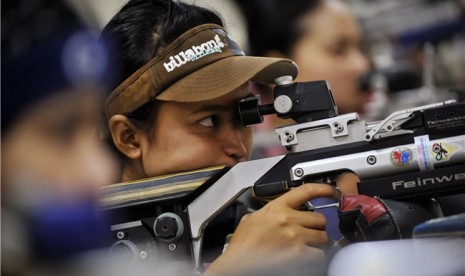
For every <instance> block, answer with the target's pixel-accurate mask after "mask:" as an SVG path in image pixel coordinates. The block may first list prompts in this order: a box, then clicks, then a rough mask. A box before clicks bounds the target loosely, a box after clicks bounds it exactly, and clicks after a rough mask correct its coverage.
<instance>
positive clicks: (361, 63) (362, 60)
mask: <svg viewBox="0 0 465 276" xmlns="http://www.w3.org/2000/svg"><path fill="white" fill-rule="evenodd" d="M350 64H352V66H353V67H352V68H353V71H354V72H355V73H356V74H358V75H363V74H365V73H366V72H367V71H368V69H369V67H370V66H369V62H368V58H367V57H366V56H365V55H364V54H363V53H362V52H361V51H360V50H359V49H356V50H354V52H353V54H352V59H351V61H350Z"/></svg>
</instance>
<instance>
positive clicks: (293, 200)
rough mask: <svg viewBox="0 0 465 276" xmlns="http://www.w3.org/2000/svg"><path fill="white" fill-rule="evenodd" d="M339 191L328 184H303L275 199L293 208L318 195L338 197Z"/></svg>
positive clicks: (278, 202)
mask: <svg viewBox="0 0 465 276" xmlns="http://www.w3.org/2000/svg"><path fill="white" fill-rule="evenodd" d="M336 196H337V191H336V190H335V189H334V187H332V186H330V185H327V184H316V183H312V184H303V185H301V186H299V187H296V188H294V189H292V190H290V191H289V192H287V193H285V194H284V195H282V196H280V197H279V198H277V199H275V200H274V201H275V204H284V205H286V206H289V207H291V208H293V209H297V208H299V207H300V206H301V205H302V204H304V203H305V202H307V201H309V200H311V199H314V198H318V197H336Z"/></svg>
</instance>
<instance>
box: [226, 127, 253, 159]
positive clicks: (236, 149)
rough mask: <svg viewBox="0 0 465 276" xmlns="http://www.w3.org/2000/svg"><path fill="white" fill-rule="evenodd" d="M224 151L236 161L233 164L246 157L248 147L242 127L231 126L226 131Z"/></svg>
mask: <svg viewBox="0 0 465 276" xmlns="http://www.w3.org/2000/svg"><path fill="white" fill-rule="evenodd" d="M223 151H224V153H225V154H226V155H227V156H228V157H229V158H230V160H232V161H233V162H234V164H233V165H235V164H237V163H238V162H240V161H243V160H245V159H246V156H247V147H246V145H245V137H243V133H242V131H241V129H240V128H238V127H235V126H231V127H228V128H227V129H226V130H225V131H224V133H223Z"/></svg>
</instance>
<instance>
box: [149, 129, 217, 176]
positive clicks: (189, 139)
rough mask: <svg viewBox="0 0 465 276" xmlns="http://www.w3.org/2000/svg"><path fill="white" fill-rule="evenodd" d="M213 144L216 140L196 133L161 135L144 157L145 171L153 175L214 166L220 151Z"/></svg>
mask: <svg viewBox="0 0 465 276" xmlns="http://www.w3.org/2000/svg"><path fill="white" fill-rule="evenodd" d="M212 145H214V142H212V141H209V140H208V139H206V138H204V137H203V138H202V137H198V136H195V135H186V134H183V135H178V136H177V135H172V136H169V137H167V136H166V137H164V139H162V138H161V137H160V138H159V139H158V142H155V143H153V144H152V145H151V147H150V149H149V151H148V152H147V154H146V157H145V158H144V170H145V173H146V174H147V176H148V177H153V176H159V175H164V174H169V173H176V172H181V171H191V170H195V169H200V168H205V167H209V166H213V165H215V162H214V161H215V158H217V156H218V153H217V152H216V151H217V149H216V148H215V147H213V146H212Z"/></svg>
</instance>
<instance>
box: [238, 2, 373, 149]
mask: <svg viewBox="0 0 465 276" xmlns="http://www.w3.org/2000/svg"><path fill="white" fill-rule="evenodd" d="M236 2H237V3H238V4H239V6H240V7H241V8H242V11H243V13H244V14H245V17H246V18H247V29H248V37H249V52H250V53H251V54H252V55H259V56H270V57H286V58H289V59H292V60H294V61H295V62H296V63H297V65H298V66H299V75H298V77H297V79H296V80H295V81H297V82H304V81H313V80H327V81H328V82H329V85H330V87H331V90H332V93H333V96H334V99H335V102H336V105H337V107H338V110H339V113H340V114H343V113H350V112H358V113H359V114H363V112H364V106H365V104H366V103H368V102H369V101H370V93H369V92H368V91H364V90H363V89H362V87H361V78H362V76H363V75H364V74H366V73H367V72H368V70H369V62H368V59H367V58H366V57H365V55H364V54H363V53H362V50H361V43H362V35H361V32H360V28H359V25H358V22H357V20H356V18H355V17H354V15H353V14H352V13H351V11H350V10H349V8H348V7H347V6H346V5H345V4H344V3H343V2H341V1H338V0H308V1H302V0H289V1H280V0H272V1H261V0H247V1H242V0H236ZM261 88H263V89H260V88H259V89H258V91H259V93H260V94H261V96H262V99H263V101H264V102H268V101H270V100H272V92H271V91H270V90H269V89H266V88H264V87H261ZM268 117H269V118H266V119H265V124H262V125H259V126H257V127H258V130H259V131H260V130H262V129H263V128H265V131H266V130H267V129H270V128H274V127H276V126H277V125H283V124H288V123H287V122H285V121H283V120H281V119H279V118H277V117H276V116H268ZM267 119H268V120H269V121H267ZM277 153H283V151H282V150H280V149H277V148H276V147H269V148H265V149H263V152H257V156H270V155H276V154H277Z"/></svg>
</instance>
